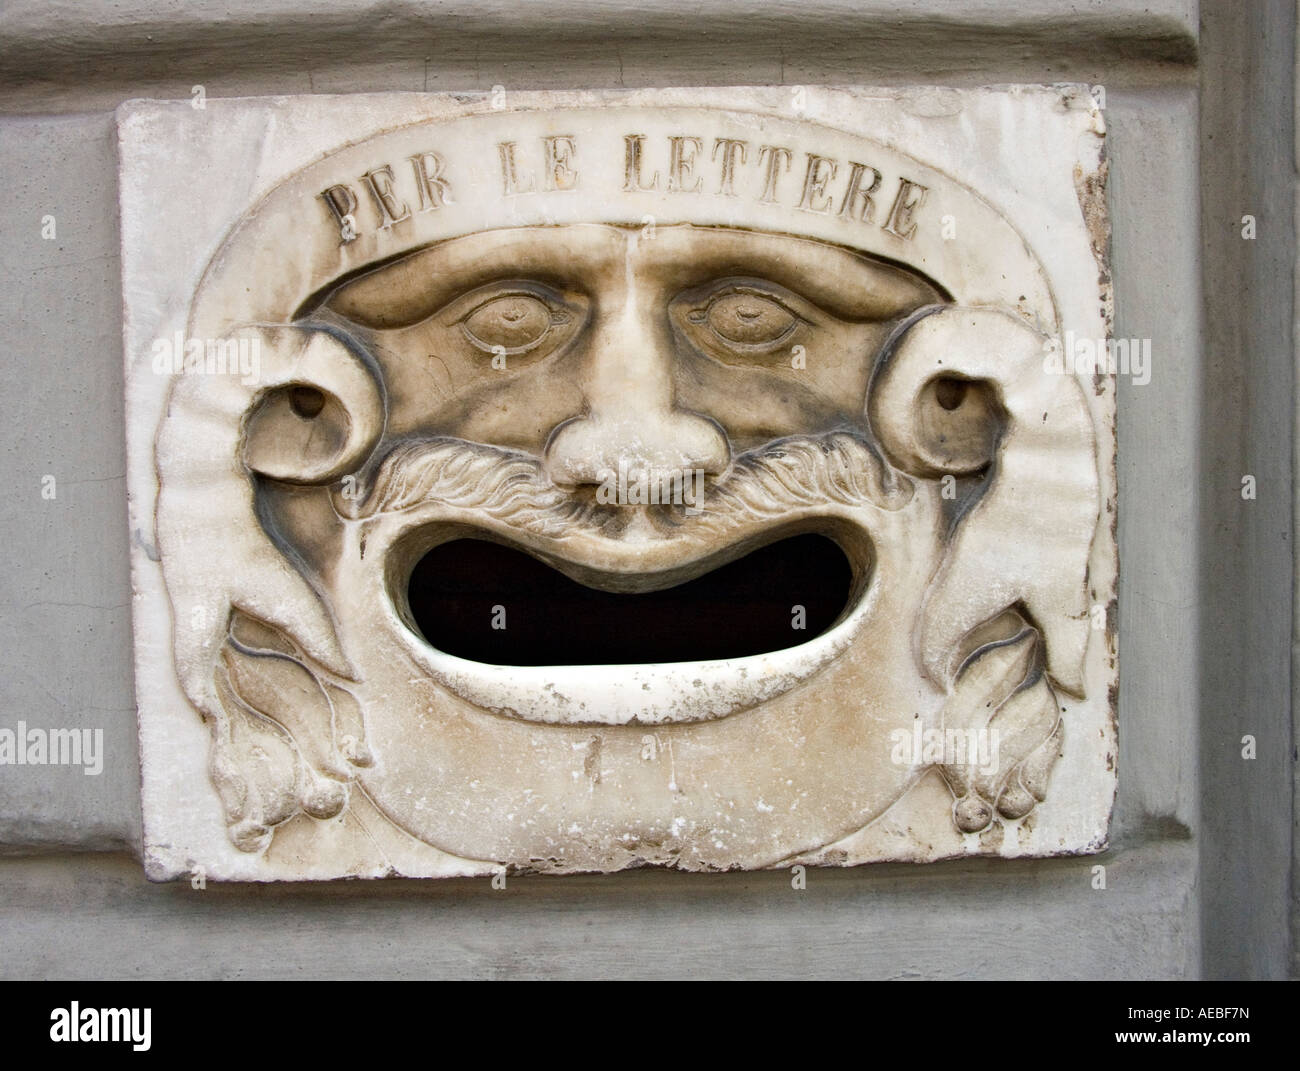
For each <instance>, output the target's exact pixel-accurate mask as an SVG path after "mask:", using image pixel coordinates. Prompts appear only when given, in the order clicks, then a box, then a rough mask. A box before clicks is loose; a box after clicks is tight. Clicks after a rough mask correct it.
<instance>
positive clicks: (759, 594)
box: [407, 534, 853, 666]
mask: <svg viewBox="0 0 1300 1071" xmlns="http://www.w3.org/2000/svg"><path fill="white" fill-rule="evenodd" d="M852 590H853V569H852V567H851V565H850V563H849V560H848V558H847V557H846V555H845V553H844V551H843V550H842V549H841V548H840V547H839V545H838V544H837V543H836V542H835V541H834V540H831V539H828V538H827V537H826V536H823V535H816V534H803V535H796V536H791V537H789V538H787V539H782V540H779V541H777V542H775V543H770V544H768V545H767V546H765V547H761V548H760V549H758V550H755V551H752V552H751V553H749V554H747V555H745V556H744V557H743V558H739V559H737V560H736V561H733V562H729V563H728V564H726V565H723V566H721V567H719V568H717V569H714V570H713V571H712V572H709V573H705V574H704V575H703V576H699V577H696V578H695V579H693V580H688V581H686V582H684V583H681V584H677V585H676V586H674V587H670V588H665V589H663V590H660V591H645V592H636V593H631V594H629V593H620V592H611V591H602V590H600V589H597V588H593V587H588V586H586V585H584V584H580V583H578V582H577V581H576V580H572V579H570V578H569V577H567V576H565V575H564V574H563V573H561V572H559V571H557V570H556V569H553V568H551V567H550V566H549V565H547V564H545V563H544V562H542V561H539V560H538V559H537V558H534V557H532V556H531V555H529V554H525V553H524V552H523V551H520V550H516V549H514V548H512V547H507V546H502V545H500V544H498V543H491V542H488V541H486V540H483V539H453V540H450V541H449V542H446V543H441V544H439V545H438V546H436V547H434V548H433V549H432V550H430V551H428V552H427V553H426V554H425V555H424V556H423V557H422V558H421V559H420V560H419V562H418V563H417V564H416V567H415V569H414V571H413V572H412V574H411V578H410V581H409V583H408V585H407V602H408V605H409V607H410V615H411V618H412V619H413V620H414V622H415V624H416V626H417V627H418V629H419V631H420V633H421V635H422V636H423V637H424V638H425V640H426V641H427V642H428V643H429V644H430V645H432V646H433V647H435V648H437V649H438V650H440V651H444V652H446V653H447V654H450V655H455V656H457V657H459V658H466V659H470V660H472V661H474V662H485V663H488V664H491V665H504V666H566V665H569V666H571V665H622V664H628V663H649V662H690V661H697V660H700V661H711V660H714V659H722V658H742V657H746V656H749V655H757V654H766V653H768V652H771V651H780V650H784V649H786V648H788V647H796V646H798V645H799V644H801V643H806V642H808V641H809V640H811V639H813V638H815V637H816V636H819V635H820V634H821V633H823V632H825V631H826V630H827V629H829V628H830V627H831V626H832V625H834V624H835V623H836V621H837V620H838V619H839V617H840V615H841V614H842V613H843V612H844V609H845V607H846V606H847V605H848V602H849V598H850V595H851V593H852Z"/></svg>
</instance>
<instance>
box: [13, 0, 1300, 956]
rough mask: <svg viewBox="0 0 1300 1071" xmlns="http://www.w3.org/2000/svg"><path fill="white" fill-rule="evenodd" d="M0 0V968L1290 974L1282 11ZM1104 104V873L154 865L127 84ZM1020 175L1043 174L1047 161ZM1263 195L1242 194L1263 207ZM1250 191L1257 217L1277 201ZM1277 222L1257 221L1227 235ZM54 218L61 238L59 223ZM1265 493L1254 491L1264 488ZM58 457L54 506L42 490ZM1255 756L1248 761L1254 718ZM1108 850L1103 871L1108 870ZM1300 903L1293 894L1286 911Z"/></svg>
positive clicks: (1088, 863)
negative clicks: (1113, 373)
mask: <svg viewBox="0 0 1300 1071" xmlns="http://www.w3.org/2000/svg"><path fill="white" fill-rule="evenodd" d="M314 6H316V5H310V4H308V3H306V2H305V0H276V2H267V0H261V2H255V0H237V2H230V3H223V4H220V5H206V4H204V5H185V6H181V5H174V4H170V3H166V2H165V0H121V2H118V3H114V4H103V5H102V6H92V5H86V4H79V3H65V2H54V3H50V2H48V0H46V2H29V0H20V2H12V0H11V2H10V3H9V4H8V5H7V7H6V8H5V10H4V11H3V13H0V179H2V181H0V220H2V221H3V234H4V236H5V246H4V252H3V255H2V256H0V271H3V280H4V285H3V287H0V329H3V338H4V343H3V349H2V350H0V352H2V353H3V355H4V361H5V365H4V367H5V368H6V370H7V371H8V372H9V373H10V374H9V376H8V378H7V383H8V387H9V389H8V390H6V391H4V392H0V444H2V445H0V450H2V453H0V458H2V459H3V461H4V463H5V464H6V466H7V472H8V475H9V484H8V491H9V493H8V494H7V495H6V496H4V498H3V504H2V505H0V511H3V513H2V515H3V526H2V527H0V533H2V534H3V536H4V541H5V546H6V547H7V549H8V550H9V552H10V561H11V566H10V568H9V569H6V570H3V571H2V572H0V591H2V592H3V594H4V613H3V616H2V617H0V622H2V623H3V633H0V636H2V637H3V641H4V642H3V643H0V726H10V727H12V726H13V725H14V724H15V723H16V722H17V721H18V720H20V719H22V720H26V721H27V722H28V724H30V725H45V726H49V727H54V726H65V727H73V726H85V727H91V728H102V729H103V730H104V735H105V740H106V752H107V759H106V768H105V772H104V774H103V775H102V776H100V777H97V778H94V777H86V776H84V775H83V774H81V773H80V772H79V771H76V770H70V769H60V768H15V767H0V854H2V855H3V858H0V943H3V946H4V947H5V949H6V952H7V955H5V956H4V957H3V958H2V959H0V974H4V975H7V976H13V977H29V976H56V977H83V976H118V975H128V976H177V977H208V976H221V977H237V976H259V977H260V976H272V977H303V976H317V975H326V976H335V975H345V976H369V975H381V976H396V977H407V976H446V975H474V976H490V977H497V976H510V977H517V976H524V977H530V976H560V977H571V976H619V975H631V976H648V977H673V976H679V975H690V976H694V977H704V976H733V977H734V976H747V977H760V976H836V975H841V976H853V977H953V978H984V977H1072V978H1074V977H1100V978H1106V977H1115V978H1118V977H1196V976H1200V975H1219V976H1247V975H1249V976H1273V977H1277V976H1282V975H1285V974H1286V972H1287V970H1288V957H1289V949H1290V944H1289V940H1288V933H1289V930H1288V905H1289V903H1290V900H1289V897H1290V887H1291V886H1290V874H1291V869H1290V868H1291V859H1292V848H1291V845H1292V836H1291V831H1292V828H1293V826H1292V815H1293V805H1292V800H1293V792H1294V789H1295V781H1294V772H1295V766H1294V753H1293V750H1292V749H1293V744H1292V738H1293V737H1292V728H1291V711H1292V707H1291V701H1290V696H1291V677H1290V670H1289V664H1290V663H1289V652H1290V646H1291V637H1292V631H1291V610H1292V595H1291V593H1292V547H1291V534H1292V506H1293V497H1292V492H1291V486H1292V484H1291V473H1292V467H1291V466H1292V462H1291V457H1292V444H1293V441H1294V436H1293V419H1292V416H1291V414H1292V412H1293V411H1294V410H1293V389H1292V371H1291V369H1292V367H1293V365H1292V360H1293V358H1292V354H1293V352H1294V351H1293V348H1292V332H1291V326H1290V319H1291V308H1292V306H1291V300H1292V297H1291V295H1292V281H1293V278H1294V272H1293V263H1294V254H1295V246H1294V229H1293V220H1292V210H1291V208H1290V205H1291V204H1292V197H1293V196H1294V185H1295V183H1294V171H1293V168H1292V164H1291V159H1292V157H1291V152H1292V140H1291V138H1292V135H1291V126H1290V124H1291V116H1292V90H1291V86H1292V74H1291V72H1292V70H1293V58H1294V57H1293V44H1292V41H1293V34H1294V25H1295V18H1294V11H1293V10H1292V8H1291V6H1290V5H1289V4H1286V3H1280V2H1277V3H1268V4H1262V5H1260V6H1259V7H1258V9H1257V10H1254V9H1252V13H1251V14H1250V15H1249V17H1242V16H1241V14H1240V11H1241V9H1240V7H1239V6H1238V5H1225V6H1222V7H1221V6H1219V5H1217V4H1216V5H1214V6H1210V5H1202V10H1201V11H1199V12H1198V9H1197V7H1196V5H1195V4H1194V3H1191V2H1175V0H1160V2H1151V3H1145V4H1143V3H1140V2H1138V0H1122V2H1118V3H1107V4H1104V5H1103V4H1097V3H1086V4H1082V3H1067V2H1046V0H1035V2H1025V0H981V2H977V3H968V4H964V5H961V6H960V7H958V6H957V5H951V4H947V3H943V2H942V0H910V2H901V3H900V2H898V0H894V2H889V3H885V2H883V0H868V2H863V0H858V2H844V0H805V2H802V3H785V2H781V3H770V2H769V3H755V2H751V0H705V2H703V3H700V2H693V3H690V4H674V3H671V2H669V0H638V2H637V3H636V4H631V3H609V2H599V3H597V2H578V0H561V2H557V3H550V4H546V5H538V4H528V3H523V2H514V3H509V2H500V0H498V2H495V3H481V2H480V3H475V4H470V3H451V4H443V5H438V6H437V7H433V6H431V5H426V4H417V3H367V2H361V0H344V2H340V3H336V4H332V5H330V6H329V7H328V9H327V10H326V11H324V12H319V11H316V10H313V7H314ZM1005 81H1024V82H1055V81H1080V82H1086V83H1089V84H1092V85H1100V86H1103V87H1104V88H1105V91H1106V102H1105V115H1106V121H1107V124H1108V128H1109V153H1110V160H1111V187H1110V207H1111V214H1112V227H1113V237H1112V257H1113V267H1114V277H1115V287H1116V292H1115V298H1116V334H1117V335H1119V336H1121V337H1149V338H1151V339H1152V343H1153V363H1154V372H1153V376H1152V379H1151V382H1150V383H1149V384H1147V385H1146V386H1142V387H1134V386H1132V385H1131V384H1129V383H1128V382H1127V381H1123V380H1121V385H1120V395H1119V435H1120V527H1119V538H1120V555H1121V582H1120V655H1121V689H1120V755H1121V758H1120V795H1119V800H1118V805H1117V812H1116V825H1115V835H1114V838H1113V848H1112V850H1111V851H1110V852H1108V853H1107V854H1106V855H1104V856H1101V857H1099V858H1081V859H1058V860H1043V861H1037V862H1014V863H1009V862H1004V861H971V862H954V863H945V864H936V865H932V866H929V867H909V866H901V865H889V866H877V867H869V868H860V869H857V870H852V871H813V872H812V873H811V874H810V875H809V882H808V888H807V890H806V891H803V892H796V891H794V890H793V889H792V888H791V886H790V881H789V876H788V875H785V874H781V873H773V874H769V873H763V874H728V875H713V876H700V875H683V874H671V873H661V872H637V873H628V874H621V875H615V876H611V877H575V878H532V879H524V878H518V879H511V881H510V884H509V888H508V889H507V890H505V891H504V892H494V891H492V890H491V888H490V886H489V884H488V882H486V881H452V882H444V883H436V882H430V883H419V882H409V881H399V882H385V883H357V882H339V883H332V884H329V885H323V886H293V887H277V888H261V887H250V886H223V887H218V886H216V885H209V886H208V888H207V889H206V890H205V891H197V890H193V889H191V888H190V887H189V886H188V885H184V884H181V885H172V886H154V885H150V884H149V883H147V882H146V881H145V880H144V878H143V875H142V872H141V869H140V866H139V864H138V862H137V861H136V860H135V859H134V857H133V854H132V852H133V848H134V845H135V844H136V842H137V841H138V835H139V814H138V811H139V792H138V784H137V782H138V768H137V765H136V759H135V740H134V733H135V726H134V703H135V698H134V693H133V682H132V677H131V671H130V591H129V586H128V581H127V545H128V540H129V539H130V538H132V535H131V533H128V532H127V531H126V519H125V517H126V511H125V489H124V481H123V479H122V473H123V471H124V468H123V446H122V442H123V426H122V420H123V417H122V402H121V389H122V373H121V342H120V326H121V321H120V312H119V309H120V303H119V302H120V287H119V279H118V271H117V255H118V254H117V220H116V201H115V198H116V173H115V172H116V162H115V159H114V150H113V142H112V122H111V115H110V113H111V109H112V108H113V107H115V106H116V104H118V103H119V102H120V101H121V100H123V99H127V98H130V97H141V96H162V97H171V98H184V99H188V97H189V96H190V92H191V87H192V86H193V85H195V84H202V85H204V87H205V90H206V92H207V94H208V95H209V96H243V95H258V94H268V93H306V92H313V91H314V92H350V91H361V90H367V91H369V90H382V89H421V88H427V89H431V90H432V89H437V90H452V89H454V90H465V91H473V92H485V91H488V90H490V88H491V87H492V86H493V85H496V84H501V85H504V86H506V87H507V88H518V89H535V88H572V87H578V88H588V87H601V86H644V85H672V84H678V85H681V84H743V83H756V82H757V83H782V82H784V83H788V84H800V83H804V84H809V83H827V84H829V83H857V84H889V83H900V82H937V83H942V84H950V85H975V84H987V83H997V82H1005ZM1025 166H1026V167H1032V166H1033V159H1032V152H1031V151H1029V150H1027V152H1026V161H1025ZM1243 206H1245V207H1243ZM1256 206H1259V207H1257V208H1256ZM1252 208H1255V214H1256V215H1257V216H1258V217H1259V220H1260V222H1259V237H1258V239H1257V240H1256V241H1254V242H1246V241H1243V240H1242V239H1241V237H1240V233H1239V232H1240V223H1239V222H1234V221H1239V218H1240V216H1241V215H1242V214H1245V213H1247V212H1250V211H1251V210H1252ZM45 215H53V216H55V219H56V222H57V228H58V231H57V239H56V240H54V241H46V240H43V239H42V238H41V221H42V217H43V216H45ZM1247 472H1249V473H1253V474H1255V475H1257V477H1258V478H1259V487H1260V490H1259V496H1258V498H1257V499H1256V500H1255V501H1253V502H1249V503H1247V502H1245V501H1244V500H1241V499H1240V496H1239V495H1238V497H1237V498H1236V499H1235V500H1234V499H1233V494H1234V493H1235V492H1234V490H1233V489H1234V487H1236V488H1239V486H1240V482H1239V481H1240V476H1241V475H1242V474H1244V473H1247ZM45 475H54V476H55V478H56V486H57V497H56V498H55V499H54V500H53V501H50V500H46V499H44V498H43V497H42V495H41V489H42V477H43V476H45ZM1245 733H1253V734H1255V735H1256V736H1257V739H1258V741H1259V743H1258V758H1257V759H1256V760H1254V762H1253V763H1248V762H1246V761H1245V760H1243V759H1241V758H1240V744H1239V743H1237V742H1235V741H1239V738H1240V736H1241V735H1243V734H1245ZM1099 863H1100V864H1103V865H1104V866H1105V867H1106V889H1105V890H1104V891H1103V890H1097V889H1094V887H1093V885H1094V882H1093V869H1092V868H1093V867H1094V866H1095V865H1097V864H1099ZM1292 918H1294V915H1292Z"/></svg>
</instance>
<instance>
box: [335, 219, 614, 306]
mask: <svg viewBox="0 0 1300 1071" xmlns="http://www.w3.org/2000/svg"><path fill="white" fill-rule="evenodd" d="M539 232H540V233H539ZM558 233H559V232H558V231H556V230H554V229H542V228H526V229H520V230H510V231H495V232H493V231H489V232H484V233H479V234H471V235H467V236H465V237H464V238H453V239H451V240H449V241H446V242H442V243H440V244H439V245H436V246H432V247H431V248H429V249H425V250H422V251H420V252H418V253H413V254H411V255H410V256H407V257H404V258H403V259H401V260H399V261H396V262H394V263H392V264H387V265H384V266H383V267H380V268H377V269H375V270H374V271H371V272H368V273H366V274H365V275H362V276H360V277H358V278H356V279H352V280H349V281H348V282H346V283H344V284H343V285H342V286H340V287H338V288H337V289H336V290H334V292H333V293H331V294H330V295H329V296H328V297H327V298H326V299H325V301H324V304H326V305H327V306H328V307H329V308H330V309H332V310H333V311H334V312H337V313H338V314H339V315H341V316H346V317H347V318H348V319H349V320H352V321H354V322H356V323H360V324H363V325H365V326H366V327H372V328H399V327H409V326H410V325H411V324H415V323H419V322H420V321H421V320H424V319H427V318H428V317H429V316H432V315H433V314H434V313H436V312H437V311H438V310H440V309H442V308H443V307H444V306H446V305H447V304H448V302H451V301H453V300H455V299H456V298H458V297H460V296H461V295H462V294H465V293H468V292H469V291H471V290H474V289H476V288H478V287H481V286H486V285H488V284H489V283H494V282H499V281H502V280H505V279H529V280H533V281H535V282H539V283H543V284H546V285H549V286H552V287H554V288H555V289H556V290H557V291H564V290H565V289H567V288H568V287H569V286H571V285H572V283H573V279H572V271H571V269H572V268H573V266H574V265H575V264H581V263H590V262H591V261H592V260H597V261H599V260H601V259H604V258H606V257H608V255H609V252H610V249H609V246H610V241H609V238H610V237H612V234H611V235H609V236H605V238H604V240H603V241H602V240H601V238H602V236H601V235H599V234H596V233H593V232H592V231H585V232H580V231H579V230H578V229H577V228H575V229H574V231H571V232H569V233H567V234H566V235H565V239H566V240H565V241H564V242H557V241H556V240H555V238H554V237H551V236H553V235H556V234H558ZM575 247H576V248H575Z"/></svg>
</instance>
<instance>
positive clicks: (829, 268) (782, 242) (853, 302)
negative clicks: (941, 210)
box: [684, 229, 949, 321]
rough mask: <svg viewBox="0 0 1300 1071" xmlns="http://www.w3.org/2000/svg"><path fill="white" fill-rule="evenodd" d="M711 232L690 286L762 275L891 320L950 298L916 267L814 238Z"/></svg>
mask: <svg viewBox="0 0 1300 1071" xmlns="http://www.w3.org/2000/svg"><path fill="white" fill-rule="evenodd" d="M705 234H711V235H712V237H711V238H706V239H705V240H703V241H700V242H698V245H699V248H698V249H696V250H693V251H692V255H691V256H690V258H688V259H686V263H687V264H689V271H690V278H689V281H686V280H684V281H686V283H687V285H688V286H689V285H699V284H701V283H705V282H708V281H709V279H710V278H715V277H723V276H728V275H744V276H750V277H761V278H764V279H767V280H769V281H771V282H774V283H778V284H779V285H781V286H784V287H785V288H787V289H788V290H790V291H792V292H793V293H795V294H797V295H799V296H801V297H804V298H806V299H807V300H809V301H811V302H813V303H814V304H815V305H818V306H819V307H821V308H823V309H825V310H826V311H827V312H830V313H832V314H833V315H835V316H837V317H839V318H840V319H844V320H850V321H877V320H889V319H893V318H895V317H899V316H905V315H907V314H908V313H910V312H913V311H914V310H916V309H918V308H921V307H922V306H924V305H932V304H935V303H938V302H942V301H946V300H949V299H948V295H947V294H945V293H944V292H943V291H942V290H940V289H939V288H938V287H937V286H935V285H934V284H932V283H931V282H930V281H929V280H928V279H925V278H924V277H923V276H921V275H919V274H917V273H916V272H913V271H910V270H908V269H905V268H900V267H897V266H895V265H893V264H889V263H887V262H885V261H881V260H875V259H873V258H870V257H867V256H865V255H861V254H858V253H854V252H852V251H850V250H847V249H842V248H839V247H837V246H833V245H828V244H827V243H825V242H819V241H816V240H814V239H808V238H798V237H792V236H788V235H776V234H761V233H757V232H752V231H750V232H742V231H730V230H722V229H719V230H716V231H712V232H709V231H705V230H702V229H697V235H700V236H703V235H705Z"/></svg>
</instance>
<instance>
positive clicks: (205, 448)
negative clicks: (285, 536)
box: [157, 326, 385, 717]
mask: <svg viewBox="0 0 1300 1071" xmlns="http://www.w3.org/2000/svg"><path fill="white" fill-rule="evenodd" d="M223 342H226V343H227V344H229V343H232V342H233V343H236V344H242V345H243V347H244V349H243V351H242V354H241V356H242V355H247V358H248V359H247V360H243V361H242V362H239V363H240V367H239V369H238V370H234V369H228V370H227V371H225V372H222V371H221V370H220V369H217V370H208V369H202V370H201V369H197V368H196V369H194V371H193V372H186V373H184V374H181V375H178V376H177V377H176V382H175V384H174V386H173V387H172V393H171V396H170V398H169V400H168V406H167V415H166V417H165V418H164V420H163V423H162V426H161V428H160V429H159V432H158V442H157V463H158V474H159V492H158V512H157V536H158V543H159V547H160V549H161V551H162V565H163V573H164V577H165V579H166V582H167V590H168V594H169V596H170V598H171V602H172V606H173V609H174V612H175V614H176V620H175V646H176V665H177V668H178V671H179V672H180V675H181V683H182V684H183V685H184V687H185V691H186V693H187V694H188V695H189V696H190V698H191V700H193V701H194V702H195V703H196V704H197V705H198V706H199V707H200V709H203V710H205V711H206V712H208V713H209V714H211V715H212V716H214V717H218V716H219V713H218V710H219V703H218V702H217V697H216V696H215V695H214V694H212V684H211V682H212V667H213V664H214V659H215V658H216V657H217V654H218V652H219V651H220V649H221V646H222V644H223V642H224V640H225V634H226V628H227V624H228V621H229V615H230V610H231V607H232V606H234V607H239V608H241V609H243V610H244V611H246V612H247V613H248V614H250V615H252V616H254V617H256V618H258V619H260V620H262V621H264V622H266V623H267V624H269V625H271V626H273V627H276V628H279V629H281V630H282V631H284V632H286V633H288V634H290V635H292V636H293V637H294V638H295V639H296V640H297V642H298V643H299V644H300V645H301V646H302V648H303V649H304V650H305V651H306V652H307V653H308V654H310V655H311V657H313V658H315V659H316V660H317V661H318V662H320V663H321V664H322V665H324V666H325V667H326V668H327V669H329V670H330V671H332V672H333V673H335V674H337V675H339V676H340V677H344V678H348V677H351V676H352V674H351V672H350V670H349V667H348V665H347V660H346V659H345V657H344V655H343V653H342V651H341V650H340V648H339V645H338V640H337V637H336V636H335V633H334V626H333V623H332V621H331V619H330V616H329V613H328V611H327V610H326V609H325V607H324V605H323V604H322V602H321V600H320V598H319V597H318V596H317V594H316V593H315V591H314V590H313V589H312V588H311V586H310V585H309V584H308V583H307V581H306V580H305V579H303V577H302V576H301V575H300V574H299V573H298V572H297V571H296V570H295V569H294V568H293V567H292V566H291V565H290V564H289V562H288V561H287V560H286V559H285V557H284V555H283V553H282V552H281V551H280V550H279V549H277V548H276V546H275V545H274V544H273V543H272V542H271V540H270V539H269V538H268V537H267V535H266V533H265V531H264V530H263V528H262V526H261V524H260V523H259V521H258V519H257V514H256V503H255V498H254V494H255V489H254V486H253V479H252V474H253V473H257V474H261V475H264V476H267V477H270V478H272V479H277V480H287V481H292V482H295V483H324V482H328V481H331V480H334V479H336V478H337V477H338V476H340V475H342V474H343V473H346V472H349V471H354V470H355V469H356V468H357V467H359V466H360V465H361V464H362V463H363V462H364V461H365V460H366V458H367V457H368V456H369V454H370V452H371V451H372V450H373V449H374V446H375V444H376V443H377V442H378V440H379V437H380V435H381V434H382V433H383V428H384V420H385V410H384V400H383V395H382V393H381V389H380V385H379V383H378V381H377V379H376V377H375V373H374V372H373V370H372V369H371V368H370V367H369V366H368V365H367V364H366V363H365V362H364V361H363V360H362V358H361V357H360V356H359V355H358V353H357V352H356V351H354V350H353V349H352V348H351V347H350V346H349V345H347V344H346V343H345V342H344V341H343V340H342V339H340V338H339V337H337V336H335V335H334V334H332V333H329V332H326V331H321V330H313V329H306V328H299V327H284V326H274V327H249V328H244V329H241V330H239V331H237V332H235V333H233V334H232V335H230V336H228V337H227V339H225V340H223ZM228 352H229V351H228ZM231 363H235V362H231Z"/></svg>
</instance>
